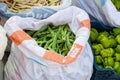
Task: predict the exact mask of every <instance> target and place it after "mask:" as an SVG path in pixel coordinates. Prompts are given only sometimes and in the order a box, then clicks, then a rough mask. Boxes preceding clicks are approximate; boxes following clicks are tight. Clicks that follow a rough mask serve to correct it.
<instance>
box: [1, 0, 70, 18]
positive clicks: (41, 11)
mask: <svg viewBox="0 0 120 80" xmlns="http://www.w3.org/2000/svg"><path fill="white" fill-rule="evenodd" d="M71 4H72V0H61V5H59V6H42V7H41V6H33V7H32V8H31V9H28V10H25V11H22V12H19V13H14V12H11V11H10V10H9V8H8V6H7V5H6V4H5V3H0V13H1V14H3V15H4V16H5V17H8V18H9V17H11V16H21V17H34V18H37V19H44V18H47V17H49V16H50V15H52V14H54V13H55V12H56V11H59V10H62V9H64V8H67V7H69V6H70V5H71Z"/></svg>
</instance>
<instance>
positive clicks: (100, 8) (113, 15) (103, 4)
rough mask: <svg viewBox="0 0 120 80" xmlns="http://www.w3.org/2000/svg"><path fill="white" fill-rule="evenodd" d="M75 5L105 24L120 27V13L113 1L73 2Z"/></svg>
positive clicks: (86, 0)
mask: <svg viewBox="0 0 120 80" xmlns="http://www.w3.org/2000/svg"><path fill="white" fill-rule="evenodd" d="M73 3H74V5H76V6H78V7H80V8H82V9H84V10H85V11H86V12H88V14H90V15H91V16H92V18H95V19H96V20H99V21H100V22H102V23H103V24H105V25H108V26H114V27H120V12H119V11H117V9H116V8H115V6H114V4H113V3H112V2H111V0H73Z"/></svg>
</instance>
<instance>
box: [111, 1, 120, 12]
mask: <svg viewBox="0 0 120 80" xmlns="http://www.w3.org/2000/svg"><path fill="white" fill-rule="evenodd" d="M111 1H112V2H113V4H114V5H115V7H116V8H117V10H118V11H120V0H111Z"/></svg>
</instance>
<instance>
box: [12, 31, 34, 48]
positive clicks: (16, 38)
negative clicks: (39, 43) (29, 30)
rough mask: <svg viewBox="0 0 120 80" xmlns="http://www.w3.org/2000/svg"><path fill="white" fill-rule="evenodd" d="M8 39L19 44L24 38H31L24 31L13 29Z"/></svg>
mask: <svg viewBox="0 0 120 80" xmlns="http://www.w3.org/2000/svg"><path fill="white" fill-rule="evenodd" d="M10 39H11V40H12V41H13V42H14V43H15V44H16V45H17V46H18V45H19V44H21V43H22V42H23V41H24V40H30V39H32V38H31V37H30V36H28V35H27V34H26V33H25V32H24V31H22V30H18V31H15V32H14V33H13V34H12V35H11V36H10Z"/></svg>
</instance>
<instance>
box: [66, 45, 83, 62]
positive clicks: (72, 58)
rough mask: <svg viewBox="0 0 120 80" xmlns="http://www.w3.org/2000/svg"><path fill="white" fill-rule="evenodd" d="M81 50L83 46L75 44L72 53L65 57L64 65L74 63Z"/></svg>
mask: <svg viewBox="0 0 120 80" xmlns="http://www.w3.org/2000/svg"><path fill="white" fill-rule="evenodd" d="M82 49H83V46H81V45H79V44H77V43H75V44H74V47H73V49H72V51H71V52H70V53H69V55H68V56H67V57H66V61H65V63H64V64H69V63H72V62H74V61H75V60H76V59H77V58H78V56H79V55H80V54H81V52H82Z"/></svg>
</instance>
